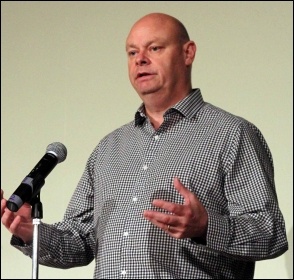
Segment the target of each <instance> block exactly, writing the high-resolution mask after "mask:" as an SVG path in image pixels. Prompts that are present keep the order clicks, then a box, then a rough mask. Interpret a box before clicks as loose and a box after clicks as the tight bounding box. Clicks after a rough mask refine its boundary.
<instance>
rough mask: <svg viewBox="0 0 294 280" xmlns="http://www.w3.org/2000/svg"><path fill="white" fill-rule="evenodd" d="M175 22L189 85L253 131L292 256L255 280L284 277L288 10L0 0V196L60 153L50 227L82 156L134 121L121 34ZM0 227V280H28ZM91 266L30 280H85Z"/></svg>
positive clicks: (289, 206) (267, 5)
mask: <svg viewBox="0 0 294 280" xmlns="http://www.w3.org/2000/svg"><path fill="white" fill-rule="evenodd" d="M156 11H158V12H165V13H169V14H171V15H173V16H175V17H177V18H179V19H180V20H181V21H182V22H183V23H184V24H185V25H186V27H187V29H188V31H189V33H190V37H191V38H192V39H193V40H195V41H196V43H197V46H198V52H197V55H196V61H195V63H194V70H193V86H194V87H200V88H201V90H202V93H203V96H204V99H205V100H206V101H208V102H210V103H212V104H214V105H216V106H219V107H222V108H223V109H226V110H227V111H230V112H232V113H235V114H237V115H240V116H243V117H245V118H246V119H248V120H250V121H251V122H253V123H255V124H256V125H257V126H258V127H259V128H260V129H261V131H262V132H263V134H264V136H265V138H266V140H267V142H268V144H269V146H270V148H271V151H272V154H273V157H274V163H275V172H276V173H275V174H276V175H275V176H276V177H275V179H276V187H277V193H278V198H279V202H280V206H281V209H282V212H283V214H284V217H285V220H286V227H287V234H288V238H289V244H290V249H289V251H288V252H287V253H285V254H284V255H283V256H281V257H279V258H277V259H274V260H268V261H261V262H258V263H257V267H256V274H255V278H259V279H264V278H272V279H276V278H280V279H286V278H288V279H291V278H292V279H293V215H292V213H293V212H292V211H293V199H292V197H293V189H292V187H293V165H292V161H293V138H292V134H293V121H292V118H293V111H292V108H293V107H292V103H293V95H292V94H293V78H292V77H293V51H292V50H293V2H292V1H284V2H283V1H282V2H277V1H273V2H267V1H257V2H256V1H253V2H251V1H248V2H245V1H241V2H237V1H235V2H227V1H220V2H210V1H208V2H207V1H187V2H186V1H183V2H182V1H181V2H180V1H170V2H169V1H166V2H164V1H158V2H157V1H117V2H107V1H92V2H91V1H84V2H82V1H68V2H67V1H59V2H55V1H51V2H50V1H45V2H40V1H36V2H34V1H1V187H2V188H3V189H4V191H5V197H8V196H10V195H11V194H12V193H13V191H14V190H15V189H16V187H17V186H18V185H19V183H20V182H21V181H22V179H23V178H24V177H25V176H26V175H27V174H28V172H29V171H31V169H32V168H33V166H34V165H35V164H36V163H37V161H38V160H39V159H40V158H41V157H42V156H43V155H44V154H45V151H46V147H47V145H48V144H50V143H52V142H55V141H59V142H62V143H64V144H65V146H66V147H67V149H68V156H67V159H66V161H65V162H63V163H61V164H60V165H59V166H57V167H56V168H55V169H54V171H53V172H52V174H51V175H50V176H48V177H47V179H46V185H45V186H44V187H43V188H42V192H41V199H42V202H43V211H44V218H43V221H44V222H49V223H51V222H56V221H59V220H60V219H61V218H62V216H63V213H64V210H65V208H66V205H67V203H68V201H69V199H70V196H71V194H72V192H73V190H74V188H75V186H76V184H77V182H78V180H79V178H80V176H81V174H82V171H83V169H84V165H85V163H86V160H87V157H88V155H89V154H90V152H91V151H92V149H93V148H94V146H95V145H96V144H97V143H98V141H99V140H100V139H101V138H102V137H103V136H104V135H105V134H106V133H108V132H110V131H112V130H113V129H114V128H117V127H119V126H121V125H122V124H124V123H125V122H128V121H129V120H131V119H132V118H133V115H134V112H135V110H136V109H137V107H138V106H139V104H140V102H141V101H140V99H139V98H138V96H137V94H136V93H135V91H134V90H133V88H132V87H131V85H130V84H129V81H128V75H127V60H126V54H125V49H124V43H125V37H126V35H127V33H128V31H129V28H130V27H131V25H132V24H133V23H134V22H135V21H136V20H137V19H138V18H140V17H141V16H143V15H145V14H147V13H149V12H156ZM9 240H10V234H9V233H8V231H6V229H5V228H4V227H3V226H1V278H2V279H4V278H6V279H8V278H10V279H12V278H18V279H22V278H31V272H32V261H31V259H29V258H27V257H26V256H24V255H22V254H21V253H20V252H19V251H17V250H16V249H14V248H12V247H11V246H10V245H9ZM93 268H94V263H92V264H90V265H89V266H87V267H83V268H75V269H71V270H59V269H53V268H47V267H44V266H40V267H39V277H40V278H42V279H46V278H53V279H59V278H63V279H65V278H72V279H73V278H84V279H86V278H92V275H93Z"/></svg>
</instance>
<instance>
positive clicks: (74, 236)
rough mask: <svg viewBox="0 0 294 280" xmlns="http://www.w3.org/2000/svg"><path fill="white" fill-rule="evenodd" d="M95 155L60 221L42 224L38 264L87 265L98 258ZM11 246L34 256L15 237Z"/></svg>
mask: <svg viewBox="0 0 294 280" xmlns="http://www.w3.org/2000/svg"><path fill="white" fill-rule="evenodd" d="M94 160H95V159H94V153H92V155H91V156H90V157H89V160H88V162H87V165H86V168H85V171H84V173H83V175H82V177H81V179H80V181H79V183H78V186H77V188H76V189H75V191H74V193H73V196H72V198H71V200H70V202H69V205H68V207H67V209H66V212H65V215H64V218H63V220H62V221H61V222H58V223H54V224H47V223H43V222H41V223H40V225H39V240H40V243H39V263H40V264H42V265H45V266H50V267H55V268H72V267H77V266H85V265H88V264H89V263H90V262H91V261H92V260H93V259H94V256H95V246H96V237H95V232H94V227H93V205H94V203H93V199H94V198H93V183H92V181H93V178H92V168H93V164H94ZM10 243H11V245H12V246H14V247H15V248H17V249H18V250H20V251H21V252H22V253H23V254H25V255H27V256H29V257H31V258H32V257H33V246H32V244H24V243H23V242H22V240H21V239H19V238H17V237H16V236H12V239H11V242H10Z"/></svg>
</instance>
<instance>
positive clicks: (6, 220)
mask: <svg viewBox="0 0 294 280" xmlns="http://www.w3.org/2000/svg"><path fill="white" fill-rule="evenodd" d="M1 220H2V224H3V225H4V226H5V227H6V228H7V229H9V228H10V225H11V223H12V222H13V220H14V214H13V213H12V212H11V211H10V210H8V209H7V208H6V209H5V210H4V213H3V215H2V219H1Z"/></svg>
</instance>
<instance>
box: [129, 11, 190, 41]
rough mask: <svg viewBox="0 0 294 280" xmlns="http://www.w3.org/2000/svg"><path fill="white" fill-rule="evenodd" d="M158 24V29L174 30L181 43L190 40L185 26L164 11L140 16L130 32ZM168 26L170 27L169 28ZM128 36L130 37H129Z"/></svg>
mask: <svg viewBox="0 0 294 280" xmlns="http://www.w3.org/2000/svg"><path fill="white" fill-rule="evenodd" d="M142 25H143V26H148V25H156V26H157V28H158V29H160V28H162V29H165V30H167V31H168V30H172V32H173V35H174V37H175V38H176V39H177V40H178V41H179V43H186V42H187V41H189V40H190V38H189V34H188V32H187V30H186V28H185V26H184V25H183V24H182V23H181V22H180V21H179V20H178V19H176V18H175V17H172V16H170V15H167V14H163V13H150V14H147V15H145V16H143V17H142V18H140V19H139V20H138V21H137V22H135V24H134V25H133V27H132V28H131V30H130V33H129V36H130V34H131V33H132V32H133V31H134V30H136V28H139V27H140V26H142ZM167 27H168V28H167ZM129 36H128V37H129Z"/></svg>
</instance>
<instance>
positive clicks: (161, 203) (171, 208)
mask: <svg viewBox="0 0 294 280" xmlns="http://www.w3.org/2000/svg"><path fill="white" fill-rule="evenodd" d="M152 205H154V206H155V207H157V208H160V209H163V210H166V211H167V212H169V213H170V214H177V215H181V214H182V210H183V209H182V208H183V206H182V205H181V204H176V203H172V202H168V201H165V200H162V199H154V200H153V201H152Z"/></svg>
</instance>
